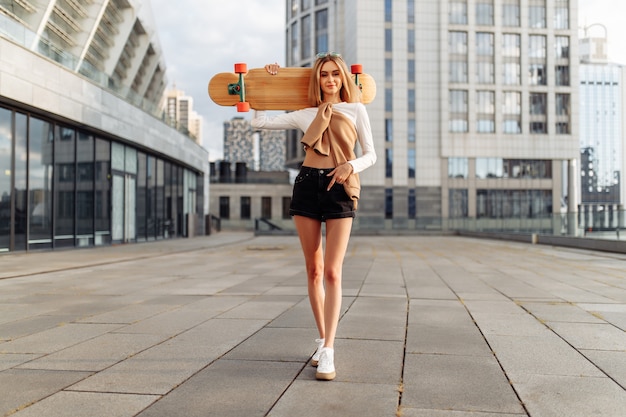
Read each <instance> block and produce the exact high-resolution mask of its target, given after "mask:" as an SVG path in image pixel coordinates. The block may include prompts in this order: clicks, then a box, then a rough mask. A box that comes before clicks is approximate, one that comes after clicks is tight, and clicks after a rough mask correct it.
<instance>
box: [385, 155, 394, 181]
mask: <svg viewBox="0 0 626 417" xmlns="http://www.w3.org/2000/svg"><path fill="white" fill-rule="evenodd" d="M385 177H386V178H392V177H393V149H391V148H386V149H385Z"/></svg>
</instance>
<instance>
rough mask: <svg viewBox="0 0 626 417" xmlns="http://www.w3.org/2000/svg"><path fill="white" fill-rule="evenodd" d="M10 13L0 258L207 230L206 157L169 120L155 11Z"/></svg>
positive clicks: (2, 51) (81, 5) (0, 27)
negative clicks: (164, 114) (162, 111)
mask: <svg viewBox="0 0 626 417" xmlns="http://www.w3.org/2000/svg"><path fill="white" fill-rule="evenodd" d="M11 5H12V7H9V8H4V9H3V13H0V252H8V251H26V250H39V249H55V248H70V247H84V246H96V245H107V244H112V243H131V242H140V241H146V240H154V239H164V238H169V237H182V236H188V235H190V234H192V233H194V234H195V233H197V231H198V230H201V229H202V222H203V220H204V214H205V213H206V211H207V210H206V209H207V201H208V196H207V193H208V178H207V176H206V175H205V173H207V172H208V153H207V151H206V150H204V149H203V148H202V147H201V146H200V145H198V144H197V143H195V142H194V141H193V140H192V139H191V138H189V137H188V136H185V135H183V134H181V133H180V132H179V131H177V130H175V129H173V128H172V127H170V126H169V125H168V124H166V123H164V121H163V120H162V119H161V118H160V117H159V110H158V109H159V108H160V102H161V97H162V92H163V90H164V85H165V80H164V66H163V64H162V62H161V57H160V51H159V46H158V38H156V35H154V31H152V30H150V31H147V30H146V29H147V28H149V27H150V24H151V22H150V17H151V14H150V10H149V7H142V8H140V9H135V10H132V13H129V12H131V10H128V9H131V8H133V7H134V6H132V5H131V4H130V3H127V2H109V1H99V0H94V1H89V2H86V1H82V0H77V1H75V2H74V1H73V2H70V3H67V2H54V1H52V2H39V3H31V2H28V1H23V2H13V3H12V4H11ZM143 6H147V4H144V5H143ZM50 10H52V11H53V13H47V12H46V11H50ZM79 12H80V13H79ZM59 16H65V20H63V22H65V23H64V24H61V23H63V22H61V21H59V20H58V18H59ZM146 16H148V17H146ZM68 22H69V23H68ZM70 23H72V24H70ZM31 27H42V28H44V30H42V31H39V32H34V31H31V30H30V28H31ZM92 31H93V32H94V33H96V35H97V36H95V37H93V38H91V37H88V36H82V35H85V34H86V33H91V32H92ZM111 31H113V32H115V33H124V34H126V35H127V37H126V38H125V37H124V36H113V35H112V33H113V32H111ZM149 33H150V34H149ZM70 41H71V42H70ZM100 42H104V43H103V44H102V45H100ZM96 53H100V54H104V55H105V58H106V59H104V58H103V59H97V58H96V57H95V55H94V54H96ZM107 70H108V72H107Z"/></svg>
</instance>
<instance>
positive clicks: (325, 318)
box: [251, 52, 376, 380]
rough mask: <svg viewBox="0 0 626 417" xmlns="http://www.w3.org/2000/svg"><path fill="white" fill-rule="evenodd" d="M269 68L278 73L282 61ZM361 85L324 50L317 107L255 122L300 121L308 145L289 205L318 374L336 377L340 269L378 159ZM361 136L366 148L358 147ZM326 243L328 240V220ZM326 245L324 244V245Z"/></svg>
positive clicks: (312, 90)
mask: <svg viewBox="0 0 626 417" xmlns="http://www.w3.org/2000/svg"><path fill="white" fill-rule="evenodd" d="M265 69H266V70H267V71H268V72H269V73H270V74H273V75H275V74H277V73H278V71H279V65H278V64H269V65H266V66H265ZM360 95H361V92H360V91H359V89H358V87H357V86H356V85H355V83H354V82H353V81H352V78H351V76H350V72H349V70H348V67H347V65H346V63H345V62H344V60H343V59H342V58H341V55H339V54H337V53H334V52H329V53H323V54H318V55H317V60H316V61H315V64H314V65H313V70H312V72H311V81H310V84H309V102H310V105H311V107H309V108H306V109H302V110H298V111H294V112H290V113H284V114H280V115H278V116H275V117H272V118H269V117H267V116H266V114H265V112H260V111H257V112H255V114H254V118H253V119H252V122H251V123H252V127H253V128H256V129H280V130H282V129H300V130H302V131H303V132H304V136H303V138H302V144H303V145H304V149H305V151H306V154H305V157H304V162H303V164H302V167H301V169H300V172H299V174H298V176H297V177H296V179H295V183H294V187H293V196H292V200H291V207H290V210H289V213H290V215H291V216H293V221H294V224H295V227H296V230H297V231H298V236H299V238H300V244H301V245H302V251H303V253H304V260H305V265H306V272H307V278H308V293H309V301H310V303H311V308H312V310H313V316H314V317H315V323H316V325H317V330H318V332H319V339H316V343H317V350H316V352H315V354H314V355H313V359H312V361H311V364H312V365H313V366H317V372H316V375H315V376H316V378H317V379H320V380H332V379H334V378H335V375H336V373H335V365H334V342H335V334H336V331H337V324H338V322H339V314H340V310H341V297H342V291H341V276H342V266H343V260H344V257H345V254H346V249H347V247H348V240H349V238H350V231H351V229H352V221H353V218H354V217H355V214H356V208H357V202H358V198H359V193H360V183H359V177H358V173H359V172H361V171H363V170H364V169H366V168H368V167H370V166H372V165H373V164H374V163H375V162H376V152H375V150H374V142H373V140H372V132H371V128H370V121H369V116H368V114H367V111H366V110H365V106H364V105H363V104H362V103H361V102H360ZM357 140H358V142H359V144H360V147H361V150H362V155H361V156H360V157H358V158H357V157H356V155H355V153H354V149H355V145H356V142H357ZM323 222H326V243H325V245H323V244H322V223H323ZM324 246H325V249H326V250H325V251H324Z"/></svg>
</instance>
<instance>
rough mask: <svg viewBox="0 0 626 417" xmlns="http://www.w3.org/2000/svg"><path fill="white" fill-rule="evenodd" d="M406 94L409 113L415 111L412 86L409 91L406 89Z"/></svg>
mask: <svg viewBox="0 0 626 417" xmlns="http://www.w3.org/2000/svg"><path fill="white" fill-rule="evenodd" d="M407 95H408V97H407V100H408V103H407V105H408V111H409V113H415V89H414V88H409V91H408V94H407Z"/></svg>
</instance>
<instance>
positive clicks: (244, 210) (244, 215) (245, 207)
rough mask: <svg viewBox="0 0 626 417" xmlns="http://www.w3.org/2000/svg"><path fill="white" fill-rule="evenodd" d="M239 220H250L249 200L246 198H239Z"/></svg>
mask: <svg viewBox="0 0 626 417" xmlns="http://www.w3.org/2000/svg"><path fill="white" fill-rule="evenodd" d="M240 210H241V216H240V217H241V219H242V220H247V219H250V218H251V215H250V213H251V198H250V197H248V196H244V197H241V199H240Z"/></svg>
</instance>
